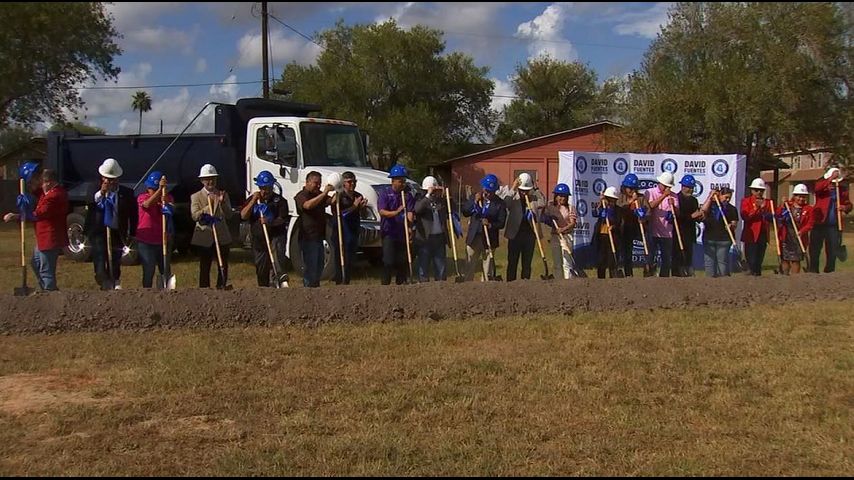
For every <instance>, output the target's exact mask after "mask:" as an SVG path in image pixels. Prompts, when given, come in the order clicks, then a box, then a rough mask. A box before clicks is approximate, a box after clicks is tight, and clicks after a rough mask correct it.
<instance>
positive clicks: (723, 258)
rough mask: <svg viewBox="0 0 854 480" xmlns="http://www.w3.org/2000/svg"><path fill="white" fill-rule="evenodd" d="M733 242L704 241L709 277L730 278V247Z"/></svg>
mask: <svg viewBox="0 0 854 480" xmlns="http://www.w3.org/2000/svg"><path fill="white" fill-rule="evenodd" d="M731 245H732V242H730V241H729V240H725V241H714V240H704V241H703V259H704V261H705V265H706V276H707V277H728V276H729V274H730V268H729V247H730V246H731Z"/></svg>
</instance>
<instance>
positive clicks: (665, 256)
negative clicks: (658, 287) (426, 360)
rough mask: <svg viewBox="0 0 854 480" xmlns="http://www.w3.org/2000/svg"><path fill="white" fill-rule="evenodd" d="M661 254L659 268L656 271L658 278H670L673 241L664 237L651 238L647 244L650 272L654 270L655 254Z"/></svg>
mask: <svg viewBox="0 0 854 480" xmlns="http://www.w3.org/2000/svg"><path fill="white" fill-rule="evenodd" d="M657 252H660V254H661V268H660V269H659V270H658V276H659V277H669V276H670V266H671V264H672V261H673V239H672V238H665V237H651V240H650V242H649V259H647V262H648V263H649V269H650V271H654V270H653V269H654V268H655V254H656V253H657Z"/></svg>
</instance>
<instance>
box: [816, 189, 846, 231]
mask: <svg viewBox="0 0 854 480" xmlns="http://www.w3.org/2000/svg"><path fill="white" fill-rule="evenodd" d="M831 190H836V183H833V182H831V181H830V180H827V179H824V178H822V179H820V180H818V181H816V182H815V206H814V207H813V209H814V212H813V215H814V217H813V222H814V224H815V225H822V224H824V223H825V222H826V221H827V218H826V217H827V212H828V211H829V210H830V201H831ZM839 203H840V205H841V206H842V209H841V210H842V213H846V212H850V211H851V200H850V199H849V198H848V185H839Z"/></svg>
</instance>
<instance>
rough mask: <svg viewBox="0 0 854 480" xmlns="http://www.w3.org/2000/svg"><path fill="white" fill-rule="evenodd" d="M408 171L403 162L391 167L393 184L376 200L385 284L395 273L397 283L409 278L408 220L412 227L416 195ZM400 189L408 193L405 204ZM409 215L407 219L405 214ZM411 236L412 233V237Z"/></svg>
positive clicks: (389, 176) (401, 283)
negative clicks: (409, 181)
mask: <svg viewBox="0 0 854 480" xmlns="http://www.w3.org/2000/svg"><path fill="white" fill-rule="evenodd" d="M407 176H409V172H407V171H406V167H404V166H403V165H395V166H393V167H391V170H390V171H389V174H388V178H390V179H391V188H387V189H385V190H384V191H383V192H382V193H381V194H380V195H379V199H378V200H377V208H378V209H379V212H380V217H382V219H381V220H380V235H381V236H382V243H383V275H382V284H383V285H389V284H391V276H392V273H394V274H395V283H396V284H397V285H403V284H404V283H406V281H407V278H409V268H408V262H407V259H406V232H405V228H406V222H408V223H409V225H410V228H411V226H412V225H413V223H414V221H415V214H414V213H413V212H414V208H415V197H413V196H412V192H410V191H409V190H410V188H409V187H408V186H407V185H406V177H407ZM401 192H403V195H404V196H405V197H406V205H405V206H404V205H403V199H401ZM404 215H406V220H404V218H403V216H404ZM410 238H411V237H410Z"/></svg>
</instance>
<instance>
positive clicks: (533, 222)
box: [525, 195, 546, 261]
mask: <svg viewBox="0 0 854 480" xmlns="http://www.w3.org/2000/svg"><path fill="white" fill-rule="evenodd" d="M525 204H526V205H527V206H528V210H529V211H530V212H531V215H533V216H534V218H533V219H532V220H531V228H532V229H533V230H534V236H536V237H537V247H539V249H540V256H541V257H543V261H545V259H546V254H545V252H544V251H543V243H542V241H541V240H540V230H539V229H538V228H537V214H536V213H534V209H533V208H531V199H530V198H528V196H527V195H525Z"/></svg>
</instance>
